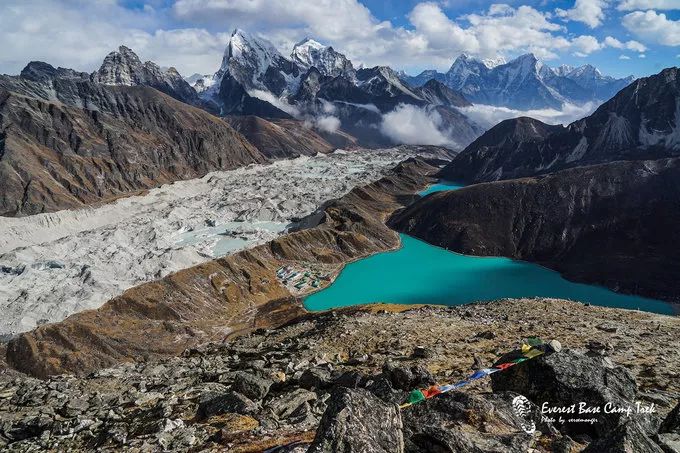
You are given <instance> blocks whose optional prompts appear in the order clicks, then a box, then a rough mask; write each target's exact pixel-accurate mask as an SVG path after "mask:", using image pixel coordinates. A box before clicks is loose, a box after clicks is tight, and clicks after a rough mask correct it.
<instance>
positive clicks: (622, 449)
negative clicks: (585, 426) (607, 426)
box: [583, 420, 664, 453]
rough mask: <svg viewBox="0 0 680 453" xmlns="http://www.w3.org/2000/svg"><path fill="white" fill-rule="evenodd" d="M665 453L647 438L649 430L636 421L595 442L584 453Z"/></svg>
mask: <svg viewBox="0 0 680 453" xmlns="http://www.w3.org/2000/svg"><path fill="white" fill-rule="evenodd" d="M602 452H612V453H614V452H615V453H663V452H664V451H663V450H662V449H661V448H660V447H659V446H658V445H657V444H656V443H655V442H654V441H652V440H651V439H650V438H649V437H648V436H647V429H646V428H645V427H643V426H641V425H640V423H638V422H637V421H635V420H628V421H626V422H624V423H622V424H621V425H619V426H618V427H617V428H615V429H613V430H612V431H611V432H609V433H607V434H606V435H604V436H602V437H600V438H598V439H596V440H594V441H593V442H591V443H590V445H588V447H587V448H586V449H585V450H583V453H602Z"/></svg>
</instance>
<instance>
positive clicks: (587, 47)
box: [571, 35, 603, 57]
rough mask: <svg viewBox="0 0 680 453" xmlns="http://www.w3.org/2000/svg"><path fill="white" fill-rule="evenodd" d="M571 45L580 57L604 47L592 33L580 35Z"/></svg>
mask: <svg viewBox="0 0 680 453" xmlns="http://www.w3.org/2000/svg"><path fill="white" fill-rule="evenodd" d="M571 45H572V47H573V49H574V53H575V55H577V56H579V57H585V56H587V55H590V54H591V53H593V52H595V51H597V50H600V49H602V47H603V45H602V44H601V43H600V42H599V41H598V40H597V38H595V37H594V36H590V35H583V36H579V37H578V38H574V39H573V40H572V41H571Z"/></svg>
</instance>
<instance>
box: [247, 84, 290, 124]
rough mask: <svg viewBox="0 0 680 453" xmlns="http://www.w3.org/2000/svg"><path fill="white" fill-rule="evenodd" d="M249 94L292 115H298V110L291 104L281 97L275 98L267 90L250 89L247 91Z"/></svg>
mask: <svg viewBox="0 0 680 453" xmlns="http://www.w3.org/2000/svg"><path fill="white" fill-rule="evenodd" d="M248 94H249V95H251V96H252V97H254V98H258V99H261V100H263V101H266V102H269V103H270V104H271V105H273V106H274V107H276V108H278V109H280V110H283V111H284V112H286V113H287V114H289V115H291V116H294V117H296V118H297V117H299V116H300V110H299V109H298V108H297V107H295V106H294V105H292V104H289V103H288V102H286V101H285V100H283V99H280V98H277V97H276V96H274V95H273V94H272V93H270V92H269V91H263V90H250V91H249V92H248Z"/></svg>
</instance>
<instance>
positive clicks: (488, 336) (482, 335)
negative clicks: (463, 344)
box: [475, 330, 496, 340]
mask: <svg viewBox="0 0 680 453" xmlns="http://www.w3.org/2000/svg"><path fill="white" fill-rule="evenodd" d="M475 338H483V339H485V340H493V339H494V338H496V334H495V333H493V331H491V330H485V331H484V332H480V333H478V334H477V335H475Z"/></svg>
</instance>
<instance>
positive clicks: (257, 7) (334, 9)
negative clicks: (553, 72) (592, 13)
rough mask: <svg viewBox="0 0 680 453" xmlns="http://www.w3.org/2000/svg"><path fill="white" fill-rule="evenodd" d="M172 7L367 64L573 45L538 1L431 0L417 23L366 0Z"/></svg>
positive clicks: (447, 60)
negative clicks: (459, 10) (453, 10)
mask: <svg viewBox="0 0 680 453" xmlns="http://www.w3.org/2000/svg"><path fill="white" fill-rule="evenodd" d="M172 12H173V14H174V15H175V17H176V18H177V19H178V20H184V21H192V22H193V23H200V24H204V25H206V26H208V27H210V26H213V27H219V28H220V29H226V28H233V27H234V26H237V25H238V26H239V27H243V28H247V29H249V30H251V31H256V32H257V31H265V34H266V35H267V37H268V38H269V39H270V40H271V41H272V42H274V44H275V45H277V47H278V48H279V49H280V50H282V51H283V52H284V53H288V52H289V51H290V49H291V47H292V45H293V43H294V42H296V41H298V40H300V39H302V38H303V37H305V36H314V37H315V38H318V39H320V40H322V41H324V42H326V43H329V44H332V45H333V46H334V47H335V48H336V49H339V50H340V51H342V52H343V53H345V54H346V55H347V56H348V57H349V58H351V59H352V60H353V61H355V62H356V63H359V64H365V65H367V66H373V65H377V64H388V65H393V66H399V67H403V65H404V62H408V64H409V65H411V66H429V67H431V66H434V67H436V68H438V69H445V68H447V67H448V66H449V65H450V64H451V61H452V59H453V58H454V57H455V56H456V55H457V54H459V53H461V52H466V53H469V54H472V55H476V56H479V57H485V58H486V57H496V56H498V55H499V54H503V53H515V54H517V53H525V52H533V53H535V54H536V55H537V56H538V57H539V58H543V59H550V58H555V57H556V56H557V54H558V53H559V52H562V51H568V50H569V49H570V48H571V47H572V43H571V39H570V38H567V37H566V34H565V33H566V29H565V28H564V27H563V26H562V25H560V24H556V23H554V22H553V21H552V18H551V14H550V13H544V12H541V11H539V10H537V9H535V8H532V7H530V6H519V7H512V6H509V5H504V4H494V5H491V6H490V7H489V8H488V9H487V10H486V11H484V12H483V13H480V14H468V15H464V16H460V17H458V18H455V19H452V18H450V17H449V16H447V15H446V14H445V13H444V11H443V10H442V7H441V2H434V1H423V2H420V3H417V4H416V5H415V6H414V8H413V9H412V10H411V11H410V12H409V14H408V15H407V18H408V20H409V22H410V26H409V27H397V26H395V25H393V24H392V23H390V22H388V21H380V20H378V19H377V18H375V17H374V16H373V15H372V14H371V12H370V10H368V9H367V8H366V7H365V6H364V5H362V4H361V3H359V1H358V0H337V1H336V0H279V1H277V2H271V1H266V0H178V1H177V2H176V3H175V5H174V6H173V8H172ZM574 45H575V46H579V47H581V48H583V47H584V46H585V44H584V43H582V42H578V41H577V43H576V44H574ZM581 53H584V50H583V49H581Z"/></svg>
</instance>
